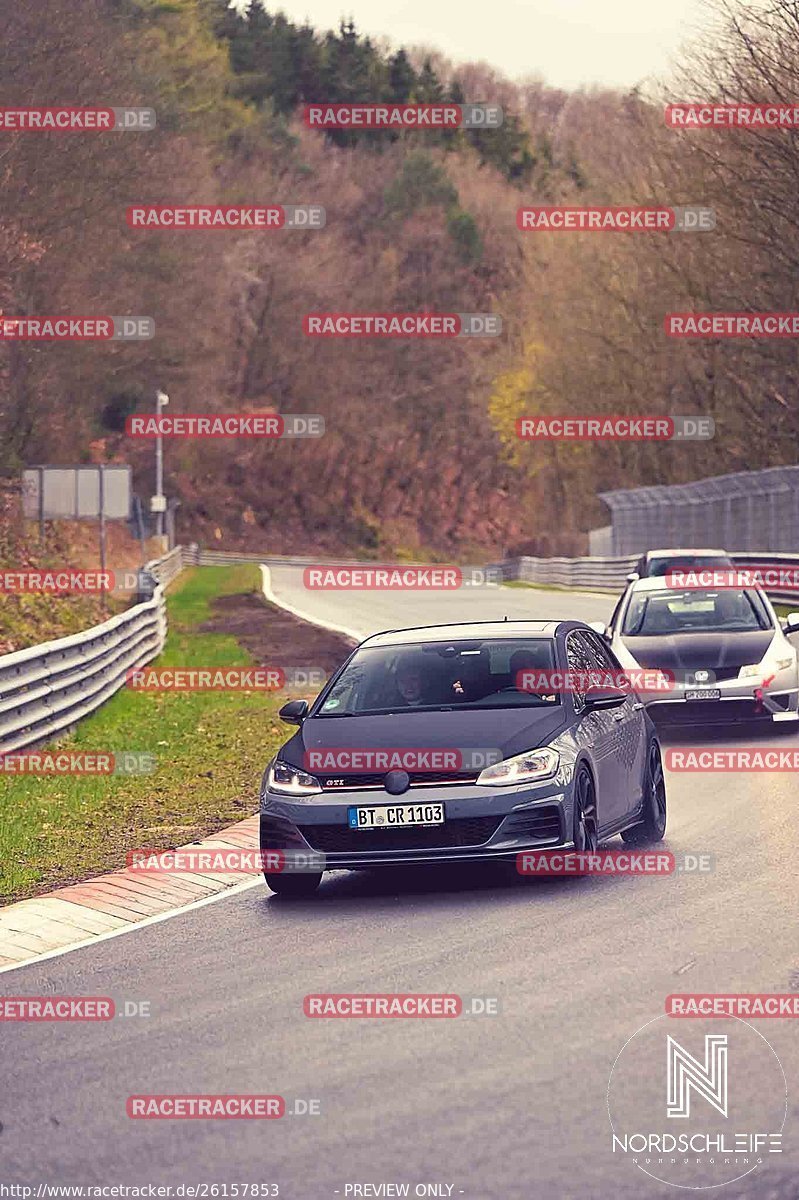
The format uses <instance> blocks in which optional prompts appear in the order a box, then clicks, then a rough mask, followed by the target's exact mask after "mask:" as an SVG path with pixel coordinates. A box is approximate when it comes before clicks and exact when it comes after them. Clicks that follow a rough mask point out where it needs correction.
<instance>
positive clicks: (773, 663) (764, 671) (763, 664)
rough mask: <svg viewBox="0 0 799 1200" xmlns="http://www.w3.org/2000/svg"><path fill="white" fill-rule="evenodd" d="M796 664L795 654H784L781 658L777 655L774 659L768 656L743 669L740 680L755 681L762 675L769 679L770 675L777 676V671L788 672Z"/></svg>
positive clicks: (739, 676) (739, 673) (739, 675)
mask: <svg viewBox="0 0 799 1200" xmlns="http://www.w3.org/2000/svg"><path fill="white" fill-rule="evenodd" d="M795 662H796V655H795V654H782V655H780V657H779V658H778V657H777V656H776V655H775V656H774V657H773V658H772V657H771V656H770V655H768V654H767V655H766V656H765V658H763V659H762V660H761V661H760V662H759V663H748V664H747V665H746V666H745V667H741V669H740V671H739V672H738V678H739V679H753V678H757V677H759V676H761V675H763V676H764V677H766V678H768V677H769V676H770V675H775V674H776V673H777V671H785V670H787V668H788V667H792V666H793V665H794V663H795Z"/></svg>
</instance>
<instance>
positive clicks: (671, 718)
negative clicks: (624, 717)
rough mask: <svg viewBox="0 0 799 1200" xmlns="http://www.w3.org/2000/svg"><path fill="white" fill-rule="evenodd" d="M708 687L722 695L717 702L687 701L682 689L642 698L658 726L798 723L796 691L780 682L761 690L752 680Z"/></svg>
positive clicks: (722, 682) (798, 689) (727, 681)
mask: <svg viewBox="0 0 799 1200" xmlns="http://www.w3.org/2000/svg"><path fill="white" fill-rule="evenodd" d="M711 686H715V687H716V688H717V690H718V691H719V692H721V697H720V699H718V700H686V698H685V695H684V691H685V689H684V688H682V687H681V688H680V690H679V692H671V693H669V694H668V695H666V696H655V695H653V694H651V693H647V694H642V695H641V699H642V700H643V701H644V703H645V704H646V708H647V712H648V713H649V715H650V717H651V718H652V720H653V721H654V722H655V724H656V725H658V726H665V725H703V726H706V725H733V724H736V723H739V722H740V723H743V722H746V723H755V724H764V725H773V724H781V723H783V722H793V723H796V722H799V688H797V687H791V686H790V685H788V686H786V684H785V682H783V681H782V680H779V679H778V680H777V681H776V682H775V685H774V686H772V687H765V688H761V689H758V688H757V687H756V684H755V683H753V681H752V680H741V679H729V680H721V681H720V682H718V683H717V684H715V685H710V684H709V685H708V687H711ZM758 690H759V692H760V695H757V694H756V692H757V691H758Z"/></svg>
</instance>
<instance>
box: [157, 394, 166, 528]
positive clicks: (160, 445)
mask: <svg viewBox="0 0 799 1200" xmlns="http://www.w3.org/2000/svg"><path fill="white" fill-rule="evenodd" d="M163 396H164V393H163V392H162V391H158V392H156V393H155V414H156V416H157V417H159V418H160V416H161V405H162V403H163V399H162V398H163ZM155 494H156V496H162V495H163V494H164V440H163V438H162V437H161V434H160V432H159V433H158V434H157V436H156V439H155ZM156 532H157V534H158V536H159V537H163V536H164V514H163V513H162V512H159V513H157V514H156Z"/></svg>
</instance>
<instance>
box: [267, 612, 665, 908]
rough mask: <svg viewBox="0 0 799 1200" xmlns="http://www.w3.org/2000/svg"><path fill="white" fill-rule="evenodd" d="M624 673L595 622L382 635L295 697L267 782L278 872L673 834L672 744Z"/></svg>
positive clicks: (288, 881)
mask: <svg viewBox="0 0 799 1200" xmlns="http://www.w3.org/2000/svg"><path fill="white" fill-rule="evenodd" d="M589 672H590V673H592V679H597V678H601V679H602V680H603V681H607V680H608V679H610V680H611V682H610V685H609V686H607V685H606V683H605V682H603V683H602V684H601V685H600V686H594V685H593V684H592V685H590V686H588V687H586V686H584V683H583V682H581V681H583V680H585V678H586V676H587V673H589ZM620 672H621V668H620V666H619V663H618V661H617V660H616V658H615V656H614V655H613V652H612V651H611V650H610V649H609V647H608V646H607V645H606V643H604V642H603V640H602V638H601V637H600V636H599V635H598V634H597V633H596V632H594V630H592V629H591V628H590V627H589V626H587V625H585V624H583V623H582V622H579V621H503V622H480V623H474V624H462V625H441V626H429V627H426V628H420V629H401V630H392V631H391V632H388V633H379V634H375V635H374V636H373V637H370V638H367V639H366V641H364V642H362V643H361V645H360V646H358V647H357V649H355V650H354V651H353V653H352V654H351V656H350V657H349V658H348V659H347V661H346V662H345V663H344V664H343V666H341V667H340V668H339V670H338V671H337V672H336V673H335V675H333V677H332V678H331V679H330V680H329V682H328V683H327V684H326V685H325V687H324V688H323V690H322V692H321V693H320V694H319V696H318V697H317V699H316V700H315V701H314V703H313V704H312V705H311V706H310V707H309V705H308V703H307V701H305V700H293V701H290V702H289V703H288V704H286V705H284V706H283V708H282V709H281V713H280V715H281V716H282V718H283V720H284V721H287V722H288V723H290V724H293V725H296V726H298V729H297V731H296V733H295V734H294V736H293V737H292V738H290V739H289V741H287V742H286V743H285V745H284V746H283V747H282V749H281V750H280V751H279V752H278V753H277V755H276V756H275V758H274V759H273V760H272V762H270V763H269V766H268V767H267V770H266V773H265V775H264V778H263V782H262V785H261V798H260V799H261V803H260V812H261V818H260V823H261V849H262V851H263V852H264V855H265V859H264V875H265V878H266V881H267V883H268V884H269V886H270V887H271V888H272V889H273V890H274V891H276V892H279V893H283V894H288V895H302V894H304V893H308V892H311V891H313V890H314V889H315V888H316V887H317V885H318V883H319V881H320V879H321V877H322V872H323V871H324V870H327V871H330V870H340V869H342V868H344V869H350V870H358V869H361V868H376V867H381V866H396V865H402V864H408V865H410V864H420V863H453V862H465V861H468V862H477V861H485V860H491V859H511V860H512V859H513V858H515V856H516V855H517V854H518V853H519V852H520V851H523V850H531V849H541V848H550V847H565V848H574V849H577V850H589V851H590V850H593V849H595V848H596V846H597V844H598V841H599V839H601V838H606V837H608V836H610V835H611V834H615V833H621V835H622V837H623V838H624V839H625V841H628V842H633V843H645V842H655V841H659V840H660V839H661V838H662V837H663V834H664V832H665V828H666V791H665V785H664V779H663V770H662V766H661V758H660V747H659V744H658V740H657V736H656V734H655V730H654V726H653V725H652V722H651V720H650V719H649V717H648V716H647V714H646V710H645V708H644V706H643V705H642V704H641V702H640V701H639V699H638V697H637V696H636V694H635V692H633V691H632V690H631V689H630V688H629V686H626V687H625V686H624V683H625V681H624V680H623V679H622V681H621V683H620V682H619V674H620ZM596 673H599V674H598V675H597V674H596ZM559 679H563V680H564V685H563V686H558V680H559ZM566 681H569V682H566ZM581 689H582V690H581Z"/></svg>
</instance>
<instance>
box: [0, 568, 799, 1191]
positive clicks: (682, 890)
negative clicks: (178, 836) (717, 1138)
mask: <svg viewBox="0 0 799 1200" xmlns="http://www.w3.org/2000/svg"><path fill="white" fill-rule="evenodd" d="M272 585H273V588H274V591H275V594H276V595H277V596H278V597H279V598H281V599H283V600H285V601H286V602H288V603H290V604H292V605H295V606H297V607H299V608H301V609H303V610H304V611H306V612H309V613H313V614H314V615H316V616H318V617H320V618H322V619H325V620H328V621H334V622H337V623H339V624H341V625H344V626H347V627H350V628H355V629H357V630H360V631H361V632H363V633H364V634H366V633H371V632H373V631H375V630H378V629H381V628H387V627H392V626H393V627H399V626H403V625H413V624H429V623H437V622H441V621H451V620H463V619H469V620H475V619H481V618H486V619H491V618H497V617H500V618H501V617H502V616H503V615H505V614H507V615H508V616H511V617H520V616H530V617H534V618H550V617H568V616H576V617H579V618H582V619H584V620H604V619H607V617H608V616H609V615H610V611H611V608H612V603H613V600H612V597H604V596H599V595H591V594H587V593H585V594H568V593H559V592H555V591H551V592H548V591H538V590H528V589H509V588H484V587H476V588H472V589H463V590H461V591H459V592H458V593H456V594H453V595H448V594H446V593H431V594H427V593H416V594H408V593H406V594H399V593H396V592H363V593H353V592H341V593H331V592H324V593H320V592H308V591H306V590H305V589H304V588H303V586H302V576H301V571H300V570H299V569H298V568H290V567H281V568H276V569H275V570H274V571H273V574H272ZM681 740H683V741H684V740H685V739H681ZM693 740H694V743H695V744H701V743H702V736H701V733H697V735H696V736H695V738H694V739H693ZM745 740H747V741H749V742H751V741H752V740H753V739H752V738H751V736H750V737H749V738H748V739H745ZM762 741H763V744H764V745H765V744H773V745H775V746H780V747H781V748H785V747H789V746H794V745H795V744H796V741H797V738H796V735H793V734H791V735H788V736H785V735H779V736H776V735H775V736H773V737H771V736H769V737H767V738H765V739H762ZM713 744H715V745H726V744H728V743H727V742H721V741H714V743H713ZM252 765H253V772H252V777H253V797H254V800H253V806H255V796H256V789H257V783H258V779H259V777H260V772H261V769H262V767H263V765H264V764H262V763H253V764H252ZM187 786H190V781H187ZM798 802H799V794H798V793H797V787H796V780H795V778H794V777H793V776H791V775H789V774H787V773H783V774H778V773H774V774H750V775H745V774H740V775H732V774H726V775H723V774H717V775H691V774H686V775H678V776H674V775H672V776H670V777H669V805H670V813H669V829H668V832H667V840H666V847H667V848H668V849H670V850H672V851H674V853H675V854H676V855H679V854H681V853H683V852H686V853H696V854H712V855H714V856H715V869H714V870H713V871H712V873H702V874H695V875H694V874H685V873H683V874H678V875H673V876H668V877H662V878H658V877H626V878H607V877H604V878H603V877H593V878H582V879H575V878H571V879H570V878H564V879H549V880H543V879H535V880H522V879H520V878H519V877H518V876H515V874H514V872H513V871H512V869H511V870H508V869H507V868H490V869H488V868H486V869H481V870H480V871H477V870H474V869H463V870H457V871H456V870H452V871H449V872H447V873H446V874H443V873H441V872H433V873H428V872H420V871H408V872H397V873H396V874H395V875H392V876H390V877H378V876H373V875H366V874H364V875H358V876H356V875H348V874H344V873H342V874H336V875H331V876H326V877H325V881H324V883H323V884H322V886H321V888H320V890H319V892H318V893H317V895H316V896H315V897H314V898H312V899H311V900H304V901H301V902H296V901H295V902H288V901H285V900H278V899H277V898H274V897H271V895H270V893H269V892H268V890H267V889H266V887H265V886H263V885H261V884H258V886H255V887H250V888H247V889H245V890H240V891H238V892H236V893H234V894H230V895H226V896H224V897H223V898H222V899H220V900H219V901H218V902H217V903H213V904H209V905H207V906H205V907H202V908H199V909H196V910H194V911H191V912H188V913H186V914H184V915H180V916H177V917H174V918H171V919H169V920H166V921H164V922H161V923H158V924H153V925H150V926H148V927H146V928H143V929H138V930H134V931H133V932H130V933H127V934H125V936H121V937H117V938H112V939H110V940H108V941H104V942H101V943H98V944H97V945H95V946H90V947H86V948H83V949H80V950H77V951H75V952H73V953H69V954H66V955H64V956H63V957H59V958H55V959H52V960H49V961H46V962H42V963H40V964H34V965H31V966H29V967H23V968H20V969H19V970H17V971H14V972H11V973H8V974H6V975H5V977H4V979H3V989H2V990H3V992H4V993H5V994H6V995H12V994H26V995H41V994H44V993H57V994H60V995H76V994H91V995H107V996H111V997H113V998H114V1000H115V1001H116V1004H117V1007H118V1008H121V1007H122V1005H123V1003H124V1001H125V1000H135V1001H139V1000H145V1001H149V1002H150V1005H151V1015H150V1016H149V1017H129V1018H116V1019H115V1020H113V1021H111V1022H108V1023H69V1024H67V1023H65V1024H61V1025H58V1024H54V1023H41V1024H36V1023H19V1024H8V1023H6V1024H4V1025H3V1026H2V1028H0V1037H1V1038H2V1063H3V1068H2V1095H1V1098H0V1122H2V1132H0V1162H2V1170H1V1173H2V1177H3V1179H4V1180H5V1181H6V1182H8V1183H31V1182H33V1183H38V1181H41V1180H45V1181H47V1182H48V1183H62V1184H69V1183H76V1184H77V1183H82V1184H87V1183H89V1184H91V1183H98V1184H114V1183H127V1184H136V1183H153V1182H155V1183H164V1184H172V1185H173V1188H174V1186H175V1185H177V1184H179V1183H181V1182H186V1183H191V1182H198V1181H209V1182H214V1181H216V1182H220V1183H221V1182H226V1183H228V1184H230V1183H233V1182H241V1183H243V1182H248V1183H260V1182H273V1183H277V1184H279V1186H280V1193H279V1194H280V1196H281V1197H285V1198H289V1200H295V1198H296V1200H300V1198H306V1197H309V1198H310V1197H312V1198H314V1200H317V1198H319V1200H321V1198H324V1197H334V1196H336V1195H339V1196H342V1197H344V1196H345V1194H349V1195H352V1194H353V1193H352V1191H350V1192H349V1193H346V1192H345V1188H346V1185H347V1184H353V1183H358V1184H367V1183H371V1184H374V1185H379V1184H386V1183H409V1184H410V1185H411V1191H410V1194H411V1195H413V1188H414V1186H415V1185H416V1184H417V1183H436V1184H439V1185H445V1186H444V1188H443V1189H442V1190H441V1192H440V1193H439V1194H440V1195H448V1194H451V1195H452V1196H453V1197H458V1196H463V1197H467V1198H468V1200H523V1198H524V1200H531V1198H535V1197H547V1198H549V1197H553V1198H555V1197H558V1198H561V1197H562V1198H564V1200H565V1198H569V1197H575V1198H576V1197H579V1198H580V1200H590V1198H593V1197H603V1198H604V1197H617V1196H618V1197H623V1198H625V1200H626V1198H627V1197H630V1198H632V1197H644V1198H646V1197H661V1196H672V1197H673V1196H675V1195H677V1193H676V1192H675V1191H674V1188H673V1187H672V1186H668V1185H665V1184H662V1183H660V1182H656V1181H654V1180H653V1179H652V1178H651V1177H649V1176H647V1175H645V1174H643V1173H642V1172H641V1171H640V1170H638V1169H636V1167H635V1166H633V1165H632V1164H631V1163H630V1162H629V1161H628V1160H625V1159H624V1158H623V1157H622V1156H620V1155H618V1154H616V1155H614V1154H613V1153H611V1148H610V1128H609V1122H608V1114H607V1108H606V1093H607V1089H608V1081H609V1075H610V1071H611V1067H612V1065H613V1063H614V1060H615V1058H616V1056H617V1054H618V1053H619V1051H620V1050H621V1048H622V1046H623V1045H624V1044H625V1042H627V1040H628V1039H629V1038H630V1037H631V1036H632V1035H633V1034H634V1033H635V1031H636V1030H637V1029H639V1028H640V1027H641V1026H642V1025H644V1024H645V1023H646V1022H647V1021H650V1020H651V1019H652V1018H655V1017H659V1016H660V1015H661V1014H662V1013H663V1011H664V1001H665V997H666V996H667V995H669V994H670V993H674V992H702V993H705V992H743V993H756V992H789V991H791V989H792V988H799V941H798V940H797V919H796V914H797V911H799V904H798V901H799V881H798V880H797V870H796V860H795V857H794V856H795V850H796V842H797V820H796V811H797V803H798ZM619 844H621V843H619ZM309 992H334V993H361V992H365V993H375V992H380V993H457V994H459V995H461V996H464V997H496V998H498V1001H499V1007H500V1012H499V1014H498V1015H495V1016H482V1017H479V1016H470V1017H462V1018H459V1019H457V1020H311V1019H308V1018H306V1017H305V1016H304V1015H303V997H304V996H305V995H306V994H307V993H309ZM673 1024H676V1025H681V1024H683V1023H681V1022H673ZM758 1030H759V1031H760V1032H762V1033H763V1034H764V1035H765V1036H766V1037H767V1038H768V1039H769V1041H770V1043H771V1045H772V1046H773V1048H774V1050H775V1051H776V1053H777V1054H778V1056H779V1059H780V1061H781V1063H782V1066H783V1069H784V1072H785V1075H786V1077H787V1081H788V1087H789V1100H792V1101H793V1103H791V1104H790V1105H789V1114H788V1121H787V1124H786V1127H785V1144H784V1153H783V1154H782V1155H781V1156H779V1157H777V1156H771V1157H772V1159H776V1162H777V1163H778V1165H777V1166H772V1165H770V1164H769V1165H767V1166H764V1167H762V1168H760V1169H759V1170H757V1171H755V1172H754V1173H752V1174H750V1175H749V1176H747V1177H746V1178H745V1179H744V1180H742V1181H741V1182H739V1183H732V1184H730V1185H729V1186H727V1187H725V1188H723V1189H721V1191H719V1192H717V1193H714V1194H718V1195H721V1196H723V1197H724V1198H725V1200H734V1198H737V1197H744V1196H747V1197H748V1196H757V1197H763V1198H766V1197H774V1198H777V1197H778V1198H779V1200H787V1198H788V1197H795V1196H798V1195H799V1150H798V1149H797V1140H799V1138H798V1137H797V1135H798V1134H799V1129H797V1124H796V1115H795V1107H794V1106H795V1099H796V1097H795V1096H793V1097H792V1096H791V1092H792V1091H793V1092H795V1093H796V1094H797V1095H799V1037H797V1027H796V1024H795V1022H794V1023H792V1022H791V1021H789V1020H764V1021H761V1022H759V1024H758ZM743 1074H744V1073H743V1072H742V1071H741V1070H739V1071H738V1073H737V1074H736V1075H731V1079H730V1087H731V1089H733V1090H735V1091H736V1093H737V1094H739V1095H740V1091H741V1090H742V1089H747V1088H752V1089H753V1090H756V1085H757V1080H756V1079H754V1078H748V1077H742V1076H743ZM140 1093H155V1094H167V1093H168V1094H173V1093H225V1094H227V1093H259V1094H260V1093H268V1094H279V1095H281V1096H283V1097H285V1098H286V1101H287V1107H288V1106H290V1105H291V1103H292V1101H294V1100H295V1099H296V1098H301V1099H308V1100H310V1099H318V1100H319V1101H320V1102H321V1104H320V1107H321V1112H320V1113H319V1115H315V1116H310V1115H296V1116H288V1115H287V1116H286V1117H285V1118H283V1119H281V1120H278V1121H246V1120H241V1121H236V1120H222V1121H202V1120H197V1121H169V1120H161V1121H159V1120H150V1121H134V1120H131V1119H129V1118H128V1117H127V1115H126V1110H125V1101H126V1099H127V1097H128V1096H129V1095H131V1094H140ZM764 1120H765V1117H764ZM446 1186H451V1188H452V1191H451V1193H448V1192H447V1190H446ZM33 1194H34V1195H36V1193H35V1192H34V1193H33ZM361 1194H362V1195H363V1194H366V1195H369V1194H371V1195H378V1194H379V1193H378V1192H371V1193H369V1192H367V1193H361ZM388 1194H391V1193H388Z"/></svg>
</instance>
